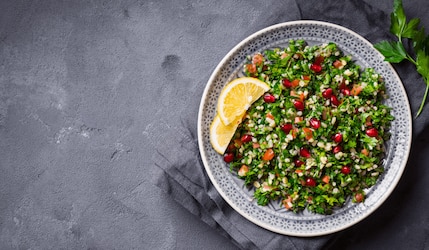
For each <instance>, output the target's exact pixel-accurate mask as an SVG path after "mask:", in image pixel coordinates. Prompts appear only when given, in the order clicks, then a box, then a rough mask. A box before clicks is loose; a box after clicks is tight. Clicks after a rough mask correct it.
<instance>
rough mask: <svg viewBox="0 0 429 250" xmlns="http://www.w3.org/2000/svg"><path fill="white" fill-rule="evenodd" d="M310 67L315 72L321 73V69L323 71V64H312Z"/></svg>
mask: <svg viewBox="0 0 429 250" xmlns="http://www.w3.org/2000/svg"><path fill="white" fill-rule="evenodd" d="M310 69H311V70H313V71H314V72H315V73H319V72H320V71H322V66H320V65H319V64H314V63H313V64H312V65H311V66H310Z"/></svg>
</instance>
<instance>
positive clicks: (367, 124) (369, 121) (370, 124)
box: [365, 116, 372, 127]
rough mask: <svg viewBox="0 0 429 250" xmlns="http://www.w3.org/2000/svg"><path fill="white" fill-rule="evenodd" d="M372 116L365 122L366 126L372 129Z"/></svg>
mask: <svg viewBox="0 0 429 250" xmlns="http://www.w3.org/2000/svg"><path fill="white" fill-rule="evenodd" d="M371 119H372V118H371V116H368V117H367V118H366V120H365V126H367V127H371V126H372V122H371Z"/></svg>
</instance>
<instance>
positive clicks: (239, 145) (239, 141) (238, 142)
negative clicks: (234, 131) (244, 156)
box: [234, 139, 243, 148]
mask: <svg viewBox="0 0 429 250" xmlns="http://www.w3.org/2000/svg"><path fill="white" fill-rule="evenodd" d="M234 145H235V146H236V147H237V148H239V147H241V145H243V142H241V139H235V140H234Z"/></svg>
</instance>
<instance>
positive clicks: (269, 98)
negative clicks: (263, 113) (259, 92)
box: [264, 94, 276, 103]
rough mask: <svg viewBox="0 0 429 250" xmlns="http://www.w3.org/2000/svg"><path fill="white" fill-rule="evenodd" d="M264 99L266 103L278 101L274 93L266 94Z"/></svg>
mask: <svg viewBox="0 0 429 250" xmlns="http://www.w3.org/2000/svg"><path fill="white" fill-rule="evenodd" d="M264 101H265V102H266V103H273V102H275V101H276V98H275V97H274V96H273V95H272V94H266V95H264Z"/></svg>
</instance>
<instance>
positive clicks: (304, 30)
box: [198, 21, 412, 236]
mask: <svg viewBox="0 0 429 250" xmlns="http://www.w3.org/2000/svg"><path fill="white" fill-rule="evenodd" d="M290 39H305V40H306V41H307V43H309V44H322V43H327V42H335V43H336V44H337V45H338V46H339V48H340V49H341V50H342V51H343V52H344V53H346V54H351V55H352V57H353V59H354V60H355V61H356V62H357V63H358V64H360V65H361V66H363V67H373V68H375V70H376V71H377V72H379V73H381V74H382V75H383V77H384V79H385V81H386V87H387V93H388V95H389V99H388V100H387V101H386V103H387V105H389V106H390V107H392V108H393V115H394V116H395V118H396V119H395V121H393V123H392V127H391V134H392V136H391V138H390V140H389V141H388V142H387V145H386V147H387V156H386V158H385V159H384V160H383V164H384V167H385V172H384V173H383V175H381V176H380V179H379V180H378V182H377V184H376V185H375V186H373V187H372V188H370V189H368V190H367V198H366V200H365V202H363V203H359V204H355V203H352V202H350V201H349V202H347V203H346V204H345V206H344V207H342V208H340V209H338V210H336V211H335V212H334V213H333V214H332V215H318V214H313V213H310V212H306V211H304V212H302V213H299V214H295V213H292V212H290V211H287V210H286V209H284V208H282V207H281V206H280V205H279V204H278V202H272V203H270V204H269V205H268V206H265V207H263V206H259V205H257V204H256V201H255V200H254V199H253V198H252V197H253V190H252V189H248V188H246V187H245V186H244V185H243V181H242V180H240V179H239V178H237V176H236V175H235V174H234V173H232V172H231V171H230V170H229V166H228V165H227V164H226V163H225V162H224V161H223V157H222V156H221V155H219V154H217V153H216V152H215V151H214V150H213V148H212V146H211V144H210V138H209V127H210V124H211V122H212V119H213V118H214V116H215V114H216V103H217V98H218V96H219V94H220V91H221V90H222V88H223V87H224V86H225V84H227V83H228V82H230V81H231V80H232V79H234V78H236V77H239V76H242V75H243V73H242V69H243V66H244V64H245V63H246V56H247V55H252V54H254V53H255V52H258V51H259V52H262V51H263V50H265V49H268V48H274V47H285V46H287V44H288V41H289V40H290ZM411 121H412V118H411V112H410V106H409V102H408V98H407V95H406V92H405V90H404V87H403V85H402V82H401V80H400V78H399V77H398V75H397V73H396V72H395V70H394V69H393V68H392V66H391V65H390V64H389V63H386V62H384V61H383V56H382V55H381V54H380V53H379V52H378V51H377V50H375V49H374V47H373V45H372V44H371V43H370V42H368V41H367V40H366V39H364V38H363V37H361V36H360V35H358V34H356V33H355V32H353V31H351V30H349V29H346V28H344V27H341V26H338V25H335V24H331V23H326V22H318V21H294V22H287V23H281V24H277V25H274V26H271V27H268V28H265V29H263V30H260V31H258V32H256V33H254V34H253V35H251V36H249V37H248V38H246V39H244V40H243V41H242V42H240V43H239V44H238V45H237V46H235V47H234V48H233V49H232V50H231V51H230V52H229V53H228V54H227V55H226V56H225V57H224V58H223V60H222V61H221V62H220V63H219V65H218V66H217V67H216V69H215V71H214V72H213V74H212V75H211V77H210V79H209V81H208V83H207V86H206V88H205V91H204V93H203V96H202V99H201V104H200V109H199V115H198V140H199V148H200V153H201V157H202V160H203V163H204V166H205V169H206V171H207V174H208V176H209V178H210V180H211V182H212V183H213V185H214V186H215V188H216V189H217V190H218V191H219V193H220V194H221V196H222V197H223V198H224V199H225V200H226V201H227V202H228V203H229V204H230V205H231V206H232V207H233V208H234V209H235V210H236V211H237V212H238V213H240V214H241V215H242V216H244V217H245V218H247V219H248V220H250V221H252V222H253V223H255V224H257V225H259V226H261V227H263V228H266V229H268V230H271V231H273V232H277V233H280V234H285V235H293V236H317V235H324V234H329V233H333V232H337V231H340V230H343V229H345V228H348V227H350V226H352V225H354V224H356V223H357V222H359V221H361V220H363V219H364V218H366V217H367V216H368V215H370V214H371V213H372V212H374V211H375V210H376V209H377V208H378V207H379V206H380V205H381V204H382V203H383V202H384V201H385V200H386V199H387V197H388V196H389V195H390V194H391V193H392V191H393V190H394V188H395V186H396V185H397V183H398V181H399V179H400V177H401V175H402V172H403V170H404V168H405V165H406V163H407V159H408V155H409V151H410V147H411V133H412V124H411Z"/></svg>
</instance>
